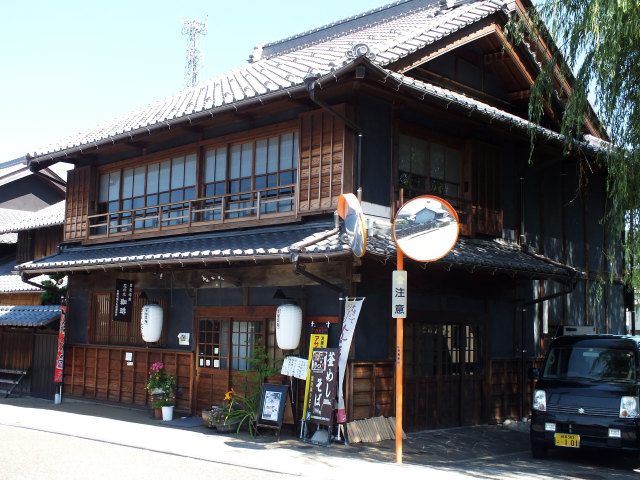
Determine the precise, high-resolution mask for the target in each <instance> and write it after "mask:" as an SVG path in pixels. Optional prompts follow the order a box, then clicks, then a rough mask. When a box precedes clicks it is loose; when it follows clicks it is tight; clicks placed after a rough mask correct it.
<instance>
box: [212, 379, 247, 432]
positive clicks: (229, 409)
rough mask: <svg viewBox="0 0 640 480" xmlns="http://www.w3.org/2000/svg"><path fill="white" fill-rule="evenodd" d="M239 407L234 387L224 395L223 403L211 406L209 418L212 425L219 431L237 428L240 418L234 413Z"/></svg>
mask: <svg viewBox="0 0 640 480" xmlns="http://www.w3.org/2000/svg"><path fill="white" fill-rule="evenodd" d="M237 408H238V403H237V402H236V394H235V391H234V390H233V388H232V389H231V390H229V391H228V392H227V393H225V395H224V400H223V404H222V405H220V406H213V407H211V410H210V414H209V418H210V423H211V426H212V427H214V428H215V429H216V430H218V431H219V432H230V431H232V430H234V429H236V428H237V426H238V423H240V420H239V419H236V418H235V417H233V415H232V413H233V412H234V411H235V410H236V409H237Z"/></svg>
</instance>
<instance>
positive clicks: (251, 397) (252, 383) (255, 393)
mask: <svg viewBox="0 0 640 480" xmlns="http://www.w3.org/2000/svg"><path fill="white" fill-rule="evenodd" d="M283 360H284V357H279V358H276V359H275V360H272V359H271V356H270V355H269V353H268V352H267V350H266V349H265V348H264V347H262V346H260V345H259V344H255V345H254V346H253V348H252V349H251V356H250V357H247V362H248V365H249V369H248V370H244V371H243V372H242V376H243V377H244V383H243V385H242V387H243V390H244V395H238V394H236V393H235V391H234V390H233V389H231V390H230V391H229V392H227V395H225V401H226V400H227V396H229V397H230V398H231V401H230V404H231V407H232V408H229V409H228V410H227V411H225V421H226V423H227V424H231V425H233V424H237V427H236V431H238V432H239V431H240V429H241V428H242V427H246V428H248V429H249V434H250V435H251V437H253V436H254V435H255V432H256V422H257V421H258V409H259V408H260V394H261V392H262V382H263V381H264V380H265V379H266V378H269V377H273V376H274V375H276V374H277V373H279V372H280V367H281V366H282V362H283Z"/></svg>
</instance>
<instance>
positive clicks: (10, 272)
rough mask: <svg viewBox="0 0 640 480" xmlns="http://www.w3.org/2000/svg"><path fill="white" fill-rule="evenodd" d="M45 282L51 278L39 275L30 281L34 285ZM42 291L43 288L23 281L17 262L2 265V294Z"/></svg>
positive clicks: (0, 266) (0, 282)
mask: <svg viewBox="0 0 640 480" xmlns="http://www.w3.org/2000/svg"><path fill="white" fill-rule="evenodd" d="M43 280H50V279H49V276H48V275H39V276H37V277H35V278H32V279H30V281H31V282H34V283H41V282H42V281H43ZM41 291H42V289H41V288H37V287H35V286H34V285H31V284H29V283H24V282H23V281H22V279H21V278H20V275H19V274H18V270H17V268H16V262H15V260H11V261H9V262H5V263H3V264H1V265H0V293H33V292H41Z"/></svg>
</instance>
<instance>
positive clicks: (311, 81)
mask: <svg viewBox="0 0 640 480" xmlns="http://www.w3.org/2000/svg"><path fill="white" fill-rule="evenodd" d="M318 78H319V75H309V76H307V77H305V78H304V83H305V85H306V86H307V91H308V92H309V98H310V99H311V101H312V102H313V103H315V104H316V105H318V106H319V107H320V108H322V109H323V110H325V111H327V112H329V113H330V114H331V115H333V116H334V117H336V118H338V119H340V120H342V121H343V122H344V124H345V125H347V126H348V127H349V128H350V129H351V130H353V131H354V132H355V133H356V136H357V141H356V182H357V185H356V190H357V189H358V188H360V186H361V183H360V181H361V167H362V129H361V128H360V127H359V126H358V125H357V124H355V123H354V122H353V121H352V120H351V119H350V118H348V117H347V116H346V115H343V114H342V113H340V112H338V111H337V110H335V109H333V108H332V107H331V105H329V104H328V103H327V102H325V101H324V100H321V99H320V98H318V97H317V96H316V89H315V87H316V84H317V82H316V80H317V79H318Z"/></svg>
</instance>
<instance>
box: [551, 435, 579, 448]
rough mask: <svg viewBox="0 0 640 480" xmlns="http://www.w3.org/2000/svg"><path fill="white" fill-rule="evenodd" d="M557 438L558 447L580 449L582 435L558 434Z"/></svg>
mask: <svg viewBox="0 0 640 480" xmlns="http://www.w3.org/2000/svg"><path fill="white" fill-rule="evenodd" d="M555 438H556V446H558V447H569V448H580V435H571V434H569V433H556V434H555Z"/></svg>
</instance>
